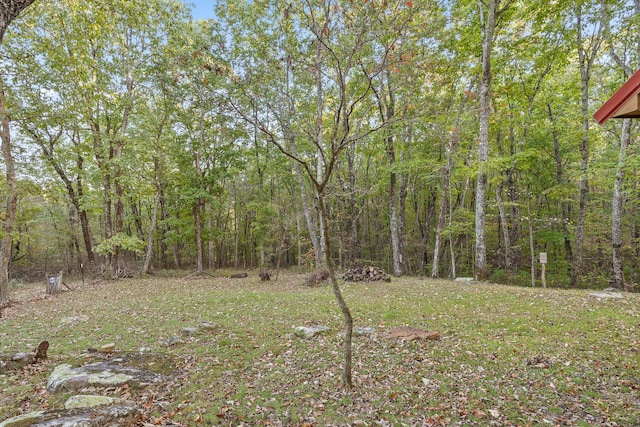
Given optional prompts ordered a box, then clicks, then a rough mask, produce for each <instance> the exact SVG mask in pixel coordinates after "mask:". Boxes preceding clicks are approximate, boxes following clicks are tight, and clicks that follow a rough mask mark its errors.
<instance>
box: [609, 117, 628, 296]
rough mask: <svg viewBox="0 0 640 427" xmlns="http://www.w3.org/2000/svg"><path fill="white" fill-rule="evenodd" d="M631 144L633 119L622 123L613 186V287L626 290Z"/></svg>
mask: <svg viewBox="0 0 640 427" xmlns="http://www.w3.org/2000/svg"><path fill="white" fill-rule="evenodd" d="M630 143H631V119H624V120H623V121H622V138H621V140H620V152H619V154H618V166H617V168H616V178H615V181H614V184H613V210H612V212H611V244H612V246H613V260H612V261H613V287H615V288H618V289H624V288H625V287H626V283H625V280H624V265H623V262H622V214H623V210H624V202H625V196H624V189H623V187H624V164H625V159H626V152H627V147H629V144H630Z"/></svg>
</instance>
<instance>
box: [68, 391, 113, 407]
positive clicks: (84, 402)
mask: <svg viewBox="0 0 640 427" xmlns="http://www.w3.org/2000/svg"><path fill="white" fill-rule="evenodd" d="M120 401H121V399H116V398H114V397H109V396H96V395H87V394H79V395H76V396H71V397H70V398H69V399H67V401H66V402H65V404H64V407H65V409H75V408H95V407H96V406H109V405H113V404H116V403H120Z"/></svg>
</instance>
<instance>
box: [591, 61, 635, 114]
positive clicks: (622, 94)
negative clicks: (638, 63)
mask: <svg viewBox="0 0 640 427" xmlns="http://www.w3.org/2000/svg"><path fill="white" fill-rule="evenodd" d="M639 92H640V70H638V71H636V72H635V74H634V75H633V76H631V77H630V78H629V80H627V81H626V82H625V84H623V85H622V86H621V87H620V89H618V91H617V92H616V93H614V94H613V96H612V97H611V98H609V99H608V100H607V102H605V103H604V104H602V107H600V109H598V111H596V112H595V114H594V115H593V118H594V119H595V120H596V122H598V124H603V123H604V122H606V121H607V120H609V119H610V118H611V117H613V116H614V115H615V114H616V112H617V111H618V110H619V109H620V107H622V106H623V105H624V104H625V103H626V102H627V101H629V100H630V99H631V98H632V97H634V96H635V95H637V94H638V93H639Z"/></svg>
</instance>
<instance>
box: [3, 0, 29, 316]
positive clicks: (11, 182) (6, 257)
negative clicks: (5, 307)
mask: <svg viewBox="0 0 640 427" xmlns="http://www.w3.org/2000/svg"><path fill="white" fill-rule="evenodd" d="M3 6H4V5H3ZM25 7H26V6H25ZM2 15H4V14H2ZM16 16H17V14H16ZM0 24H3V22H2V21H0ZM7 24H8V23H7ZM0 30H1V32H0V37H1V36H2V35H3V34H4V28H0ZM0 121H1V125H2V129H1V130H0V139H1V150H2V158H3V159H4V165H5V177H6V181H7V182H6V185H7V190H6V191H7V194H6V198H5V213H4V221H3V223H2V239H1V240H0V303H2V302H5V301H7V300H8V299H9V262H10V260H11V246H12V244H13V225H14V222H15V219H16V214H17V211H18V188H17V184H16V170H15V162H14V160H13V155H12V153H11V130H10V126H9V113H8V111H7V103H6V99H5V94H4V76H3V75H2V74H1V73H0Z"/></svg>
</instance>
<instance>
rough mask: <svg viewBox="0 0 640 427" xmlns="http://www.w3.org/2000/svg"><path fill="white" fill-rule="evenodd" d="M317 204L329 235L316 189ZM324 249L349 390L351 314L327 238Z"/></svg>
mask: <svg viewBox="0 0 640 427" xmlns="http://www.w3.org/2000/svg"><path fill="white" fill-rule="evenodd" d="M318 204H319V205H320V215H321V216H322V219H323V221H322V223H323V224H324V227H325V230H324V235H325V236H328V235H329V226H328V224H329V221H328V217H329V215H328V213H327V208H326V206H325V201H324V192H323V191H322V190H318ZM324 250H325V253H324V255H325V259H326V262H327V270H329V277H330V278H331V287H332V289H333V294H334V296H335V298H336V301H337V302H338V306H339V307H340V311H341V312H342V316H343V317H344V326H345V330H344V340H343V353H342V355H343V364H344V365H343V370H342V381H343V383H344V386H345V388H346V389H347V390H350V389H351V388H352V387H353V380H352V376H351V365H352V350H351V341H352V337H353V317H352V316H351V311H350V310H349V307H348V306H347V303H346V302H345V300H344V297H343V296H342V292H341V291H340V286H339V284H338V279H337V277H336V271H335V268H334V266H333V259H332V256H331V241H330V239H327V240H326V241H325V245H324Z"/></svg>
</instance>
